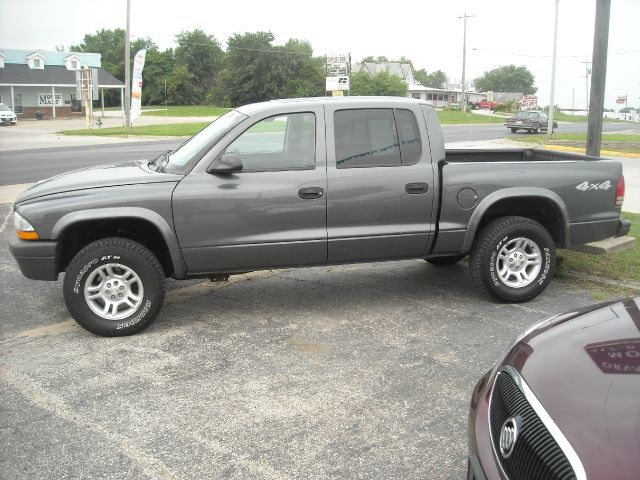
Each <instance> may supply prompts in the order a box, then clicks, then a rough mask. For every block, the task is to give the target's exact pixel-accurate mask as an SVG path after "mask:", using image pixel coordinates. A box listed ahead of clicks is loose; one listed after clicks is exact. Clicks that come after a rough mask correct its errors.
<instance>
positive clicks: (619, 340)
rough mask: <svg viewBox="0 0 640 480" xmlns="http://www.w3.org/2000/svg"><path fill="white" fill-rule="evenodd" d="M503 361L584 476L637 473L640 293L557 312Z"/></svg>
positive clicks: (633, 475)
mask: <svg viewBox="0 0 640 480" xmlns="http://www.w3.org/2000/svg"><path fill="white" fill-rule="evenodd" d="M506 363H510V364H511V365H512V366H514V367H516V368H517V369H518V370H519V371H520V374H521V375H522V377H523V378H524V380H525V381H526V382H527V383H528V384H529V387H531V389H532V390H533V392H534V394H535V395H536V397H538V400H540V402H541V403H542V405H543V406H544V407H545V409H546V410H547V412H548V413H549V415H550V416H551V418H553V420H554V422H555V423H556V424H557V425H558V427H559V428H560V430H562V432H563V434H564V435H565V437H566V438H567V440H568V441H569V443H570V444H571V445H572V446H573V448H574V450H575V451H576V453H577V454H578V457H580V460H581V461H582V463H583V465H584V467H585V470H586V473H587V478H611V474H612V472H615V475H614V476H615V477H616V478H619V479H627V478H628V479H632V478H637V474H638V468H639V467H640V460H638V452H640V436H639V435H638V432H640V402H639V401H638V399H639V398H640V297H638V298H635V299H627V300H622V301H618V302H611V303H608V304H606V305H601V306H599V308H593V307H592V308H589V309H586V310H583V311H579V312H573V313H571V314H568V315H563V316H562V317H559V318H558V319H556V320H555V321H552V322H550V323H547V324H545V325H543V326H542V327H541V328H539V329H538V330H534V331H533V332H532V333H531V334H529V335H528V336H527V337H525V338H524V339H523V340H522V341H521V342H520V343H519V344H518V345H517V346H516V347H515V348H514V350H512V352H511V353H510V354H509V356H508V359H507V361H506Z"/></svg>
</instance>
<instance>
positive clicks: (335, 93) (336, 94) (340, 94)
mask: <svg viewBox="0 0 640 480" xmlns="http://www.w3.org/2000/svg"><path fill="white" fill-rule="evenodd" d="M331 96H333V97H344V92H343V91H342V90H333V91H332V92H331Z"/></svg>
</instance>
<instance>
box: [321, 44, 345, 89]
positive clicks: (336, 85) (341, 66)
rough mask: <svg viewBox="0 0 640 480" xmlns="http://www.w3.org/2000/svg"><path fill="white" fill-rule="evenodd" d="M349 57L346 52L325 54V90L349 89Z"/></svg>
mask: <svg viewBox="0 0 640 480" xmlns="http://www.w3.org/2000/svg"><path fill="white" fill-rule="evenodd" d="M350 63H351V57H350V55H349V54H348V53H338V54H330V55H327V64H326V72H327V73H326V77H325V90H326V91H334V90H341V91H344V90H349V87H350V85H349V83H350V82H349V71H350V67H351V65H350Z"/></svg>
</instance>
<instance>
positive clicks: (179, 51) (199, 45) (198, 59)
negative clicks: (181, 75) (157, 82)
mask: <svg viewBox="0 0 640 480" xmlns="http://www.w3.org/2000/svg"><path fill="white" fill-rule="evenodd" d="M176 43H177V44H178V46H177V47H176V50H175V61H176V64H177V65H182V66H184V67H186V69H187V71H189V72H190V73H192V74H193V75H194V82H195V84H194V86H195V89H194V92H195V94H196V103H200V102H202V100H204V98H205V96H206V95H207V94H208V93H209V92H210V91H211V89H212V88H213V87H214V86H215V84H216V83H217V81H218V77H219V74H220V69H221V68H222V63H223V60H224V52H223V51H222V48H221V47H220V43H219V42H218V40H216V38H215V37H214V36H213V35H207V34H206V33H205V32H204V31H202V30H200V29H195V30H192V31H183V32H181V33H179V34H178V35H176Z"/></svg>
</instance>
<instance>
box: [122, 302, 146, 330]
mask: <svg viewBox="0 0 640 480" xmlns="http://www.w3.org/2000/svg"><path fill="white" fill-rule="evenodd" d="M150 308H151V300H147V301H146V302H145V304H144V308H143V309H142V311H141V312H140V313H138V315H136V316H135V317H134V318H132V319H131V320H127V321H126V322H122V323H118V324H116V330H122V329H123V328H128V327H132V326H134V325H135V324H136V323H138V322H139V321H140V320H142V319H143V318H144V316H145V315H146V314H147V312H148V311H149V309H150Z"/></svg>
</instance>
